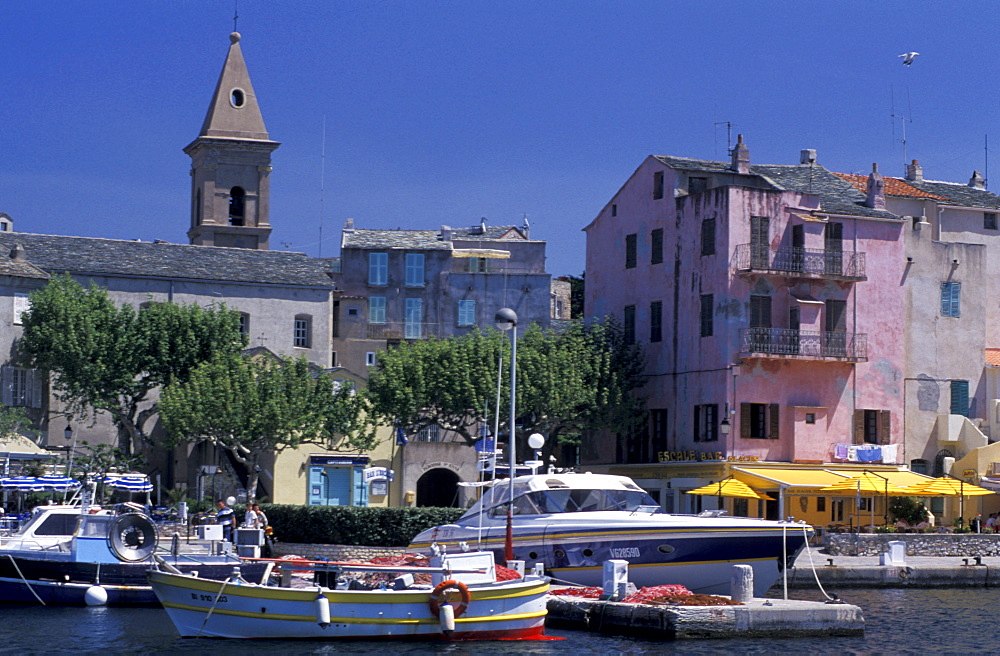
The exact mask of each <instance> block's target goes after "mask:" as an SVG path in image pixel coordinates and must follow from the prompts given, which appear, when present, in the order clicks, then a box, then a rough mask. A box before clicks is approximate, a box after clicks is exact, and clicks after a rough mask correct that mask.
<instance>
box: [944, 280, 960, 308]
mask: <svg viewBox="0 0 1000 656" xmlns="http://www.w3.org/2000/svg"><path fill="white" fill-rule="evenodd" d="M961 300H962V283H960V282H943V283H941V316H943V317H960V316H961V315H962V313H961V309H962V306H961Z"/></svg>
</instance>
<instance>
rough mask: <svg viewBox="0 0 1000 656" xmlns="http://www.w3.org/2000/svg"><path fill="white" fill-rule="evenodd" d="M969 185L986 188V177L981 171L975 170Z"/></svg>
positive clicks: (974, 187)
mask: <svg viewBox="0 0 1000 656" xmlns="http://www.w3.org/2000/svg"><path fill="white" fill-rule="evenodd" d="M969 186H970V187H972V188H973V189H986V178H984V177H983V175H982V174H981V173H980V172H979V171H973V172H972V177H971V178H969Z"/></svg>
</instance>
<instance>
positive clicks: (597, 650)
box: [0, 588, 1000, 656]
mask: <svg viewBox="0 0 1000 656" xmlns="http://www.w3.org/2000/svg"><path fill="white" fill-rule="evenodd" d="M837 594H838V595H839V596H840V597H841V598H842V599H844V600H845V601H846V602H848V603H851V604H855V605H857V606H860V607H861V608H862V610H863V611H864V615H865V620H866V627H865V635H864V636H863V637H853V638H836V637H833V638H793V639H781V640H778V639H740V640H684V641H676V642H669V641H659V640H657V641H653V640H642V639H637V638H622V637H615V636H603V635H599V634H594V633H585V632H580V631H567V630H558V629H550V630H549V631H548V633H549V634H550V635H554V636H560V637H564V638H565V639H564V640H558V641H539V642H525V641H518V642H474V643H472V642H465V643H427V642H410V643H404V642H392V643H391V646H390V644H388V643H386V642H368V641H347V642H290V641H271V640H260V641H245V640H209V639H200V638H179V637H177V635H176V633H175V632H174V629H173V626H172V625H171V624H170V620H169V619H168V618H167V615H166V613H165V612H164V611H163V610H161V609H158V608H56V607H47V608H42V607H39V606H37V605H36V606H27V605H25V606H9V605H8V606H3V605H0V654H18V655H20V656H28V655H33V654H38V655H41V654H45V655H50V654H91V653H98V652H100V653H105V654H180V653H184V654H192V655H195V654H205V655H206V656H208V655H211V656H221V655H226V654H232V655H236V654H239V655H243V656H249V655H252V654H282V656H285V655H288V654H385V653H386V652H387V651H388V650H391V652H392V653H393V654H394V655H396V654H454V655H466V654H469V655H472V654H475V655H476V656H480V655H482V654H562V655H566V654H857V655H863V654H926V653H928V652H935V653H962V654H986V653H996V652H997V651H1000V647H998V646H997V644H996V639H995V637H994V636H995V626H996V624H995V623H996V608H997V607H998V606H1000V589H995V588H990V589H984V588H965V589H947V590H942V589H912V588H910V589H843V590H838V591H837ZM772 595H773V592H772ZM790 596H791V597H792V598H795V599H814V600H821V599H822V596H821V595H820V594H819V593H818V592H816V593H815V594H812V593H811V592H810V591H806V590H795V591H794V594H791V595H790Z"/></svg>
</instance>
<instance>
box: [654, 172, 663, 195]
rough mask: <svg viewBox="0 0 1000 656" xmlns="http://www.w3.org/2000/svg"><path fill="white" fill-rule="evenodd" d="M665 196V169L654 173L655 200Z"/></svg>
mask: <svg viewBox="0 0 1000 656" xmlns="http://www.w3.org/2000/svg"><path fill="white" fill-rule="evenodd" d="M661 198H663V171H656V172H654V173H653V200H660V199H661Z"/></svg>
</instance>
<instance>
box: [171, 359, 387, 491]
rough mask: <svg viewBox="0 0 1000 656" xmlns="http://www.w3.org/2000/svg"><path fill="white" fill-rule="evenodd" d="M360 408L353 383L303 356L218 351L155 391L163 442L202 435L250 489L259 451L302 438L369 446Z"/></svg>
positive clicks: (173, 442) (277, 449)
mask: <svg viewBox="0 0 1000 656" xmlns="http://www.w3.org/2000/svg"><path fill="white" fill-rule="evenodd" d="M362 410H363V407H362V402H361V400H360V399H359V398H358V397H357V395H356V394H355V393H354V390H353V386H351V385H349V384H339V385H338V384H337V382H336V381H334V380H333V379H332V377H331V376H330V375H328V374H323V373H319V372H317V371H315V370H314V369H313V368H311V367H310V365H309V363H308V362H306V360H305V359H304V358H297V359H293V358H277V359H272V358H265V357H257V358H250V357H245V356H241V355H232V354H218V355H217V356H215V357H213V358H212V359H211V360H209V361H207V362H205V363H203V364H201V365H199V366H198V367H196V368H195V369H194V370H193V371H192V372H191V374H190V376H189V377H188V378H187V379H186V380H177V381H176V382H174V383H172V384H170V385H168V386H167V387H166V388H164V390H163V393H162V395H161V398H160V415H161V418H162V420H163V424H164V427H165V428H166V430H167V433H168V438H167V440H168V444H170V445H176V444H178V443H180V442H182V441H194V442H198V441H202V440H208V441H210V442H212V443H213V444H215V445H217V446H219V447H221V448H223V449H225V450H227V451H228V452H229V453H231V454H232V455H233V457H234V458H235V459H236V460H238V461H239V462H241V463H243V464H244V465H246V467H247V470H248V472H249V481H248V484H247V489H248V490H249V491H250V494H251V496H252V495H254V493H255V491H256V489H257V476H258V474H257V471H258V466H259V462H260V458H261V456H262V455H264V454H265V453H272V452H281V451H283V450H284V449H287V448H294V447H297V446H299V445H300V444H302V443H305V442H308V443H314V444H321V445H323V446H325V447H327V448H331V449H336V448H350V449H357V450H367V449H370V448H371V447H372V446H374V432H373V431H371V432H369V431H367V430H365V428H366V427H365V426H364V425H363V422H362V421H361V413H362Z"/></svg>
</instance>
